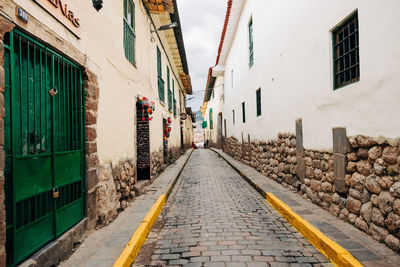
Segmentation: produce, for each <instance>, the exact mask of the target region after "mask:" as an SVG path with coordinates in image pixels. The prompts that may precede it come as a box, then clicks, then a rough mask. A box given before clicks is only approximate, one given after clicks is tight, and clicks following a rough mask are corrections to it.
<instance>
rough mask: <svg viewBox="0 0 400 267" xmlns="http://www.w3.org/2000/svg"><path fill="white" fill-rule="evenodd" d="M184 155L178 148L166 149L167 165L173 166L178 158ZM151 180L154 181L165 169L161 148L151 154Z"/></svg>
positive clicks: (183, 151)
mask: <svg viewBox="0 0 400 267" xmlns="http://www.w3.org/2000/svg"><path fill="white" fill-rule="evenodd" d="M184 153H185V150H183V149H181V148H180V147H171V148H169V149H168V165H169V164H173V163H174V162H175V161H176V160H177V159H178V158H179V157H180V156H182V155H183V154H184ZM150 159H151V167H150V171H151V179H152V180H153V179H155V178H156V177H157V176H158V175H159V174H160V173H161V172H162V171H163V170H164V169H165V168H166V165H165V164H164V155H163V151H162V148H160V150H159V151H154V152H152V153H151V156H150Z"/></svg>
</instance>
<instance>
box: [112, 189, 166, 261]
mask: <svg viewBox="0 0 400 267" xmlns="http://www.w3.org/2000/svg"><path fill="white" fill-rule="evenodd" d="M166 200H167V196H166V195H164V194H163V195H161V196H160V197H159V198H158V199H157V201H156V203H154V205H153V206H152V207H151V209H150V210H149V212H148V213H147V215H146V217H144V219H143V222H142V223H141V224H140V225H139V227H138V228H137V229H136V231H135V233H134V234H133V235H132V237H131V240H130V241H129V242H128V244H127V245H126V246H125V248H124V250H123V251H122V253H121V255H120V256H119V257H118V259H117V260H116V261H115V262H114V265H113V267H122V266H123V267H125V266H126V267H128V266H131V264H132V263H133V262H134V261H135V259H136V256H137V255H138V253H139V251H140V248H141V247H142V245H143V243H144V242H145V241H146V237H147V235H148V234H149V232H150V230H151V227H152V226H153V224H154V223H155V221H156V220H157V217H158V215H159V214H160V212H161V210H162V208H163V207H164V204H165V201H166Z"/></svg>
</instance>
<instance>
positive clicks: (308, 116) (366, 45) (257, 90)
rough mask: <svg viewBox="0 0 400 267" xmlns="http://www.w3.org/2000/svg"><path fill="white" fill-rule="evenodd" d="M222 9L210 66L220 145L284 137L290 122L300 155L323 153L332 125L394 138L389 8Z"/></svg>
mask: <svg viewBox="0 0 400 267" xmlns="http://www.w3.org/2000/svg"><path fill="white" fill-rule="evenodd" d="M228 5H230V6H231V7H230V8H228V9H229V14H227V20H226V25H225V27H224V32H223V34H222V38H221V44H220V50H219V54H218V58H219V59H218V62H217V65H216V66H215V67H213V76H214V77H223V79H224V85H225V96H224V99H225V102H224V107H223V110H224V111H223V119H224V120H226V132H227V136H234V137H236V138H238V139H241V135H242V134H243V135H244V136H245V137H247V136H248V134H250V136H251V139H259V140H263V139H264V140H266V139H271V138H275V137H276V136H277V134H278V133H279V132H293V131H294V125H295V120H296V119H297V118H302V120H303V131H304V146H305V147H307V148H310V149H326V150H330V149H331V148H332V133H331V129H332V127H335V126H343V127H346V128H347V133H348V134H349V135H355V134H365V135H369V136H379V135H383V136H385V137H391V138H394V137H397V136H399V132H400V124H399V123H397V117H396V116H393V114H398V113H399V111H400V105H398V104H397V99H399V96H400V90H399V84H400V83H399V79H398V78H397V77H398V73H399V70H400V39H399V38H398V37H397V36H398V35H399V33H400V29H398V27H393V25H397V24H398V23H399V22H400V17H399V16H398V15H396V10H398V8H399V7H400V2H399V1H396V0H387V1H384V4H382V3H381V2H379V3H378V2H374V1H362V0H352V1H346V0H338V1H328V0H323V1H288V0H284V1H269V0H267V1H256V0H247V1H243V0H233V1H228ZM317 10H318V11H317ZM380 29H381V30H380ZM257 103H258V104H257ZM257 105H258V106H257Z"/></svg>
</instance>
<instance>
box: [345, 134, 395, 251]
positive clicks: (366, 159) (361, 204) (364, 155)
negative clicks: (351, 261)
mask: <svg viewBox="0 0 400 267" xmlns="http://www.w3.org/2000/svg"><path fill="white" fill-rule="evenodd" d="M349 141H350V145H351V151H350V153H348V154H347V168H346V171H347V174H346V186H347V187H348V196H347V199H346V201H344V203H343V204H346V206H345V207H343V208H342V210H341V211H340V215H339V216H340V218H341V219H343V220H346V221H349V222H350V223H351V224H354V225H355V226H356V227H357V228H359V229H361V230H362V231H364V232H367V233H369V234H371V235H372V236H373V237H374V239H376V240H379V241H381V242H385V243H386V244H387V245H388V246H389V247H390V248H391V249H393V250H396V251H398V250H399V245H400V244H399V238H400V178H399V166H400V156H399V142H398V140H386V139H384V138H377V139H373V138H369V137H364V136H355V137H350V138H349Z"/></svg>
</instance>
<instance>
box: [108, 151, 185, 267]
mask: <svg viewBox="0 0 400 267" xmlns="http://www.w3.org/2000/svg"><path fill="white" fill-rule="evenodd" d="M192 153H193V149H192V151H191V152H190V154H189V156H188V157H187V158H186V160H185V162H184V163H183V164H182V166H181V168H180V170H179V171H178V173H177V175H176V177H174V178H173V179H172V181H171V182H170V183H169V185H168V190H167V192H165V194H162V195H160V196H159V198H158V199H157V201H156V203H154V205H153V206H152V207H151V209H150V210H149V212H148V213H147V215H146V217H145V218H144V219H143V222H142V223H141V224H140V226H139V227H138V228H137V229H136V231H135V233H134V234H133V235H132V237H131V239H130V241H129V242H128V244H127V245H126V247H125V248H124V250H123V251H122V253H121V255H120V256H119V257H118V259H117V260H116V261H115V263H114V265H113V267H120V266H123V267H128V266H130V265H131V264H132V263H133V262H134V261H135V259H136V256H137V254H138V253H139V251H140V248H141V247H142V245H143V243H144V242H145V241H146V237H147V235H148V234H149V232H150V230H151V228H152V226H153V224H154V222H155V221H156V220H157V218H158V215H159V214H160V213H161V210H162V209H163V207H164V204H165V201H166V199H167V197H168V196H169V194H170V193H171V191H172V188H173V187H174V185H175V184H176V181H177V180H178V178H179V176H180V175H181V173H182V171H183V169H184V168H185V165H186V163H187V162H188V160H189V158H190V156H191V155H192Z"/></svg>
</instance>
